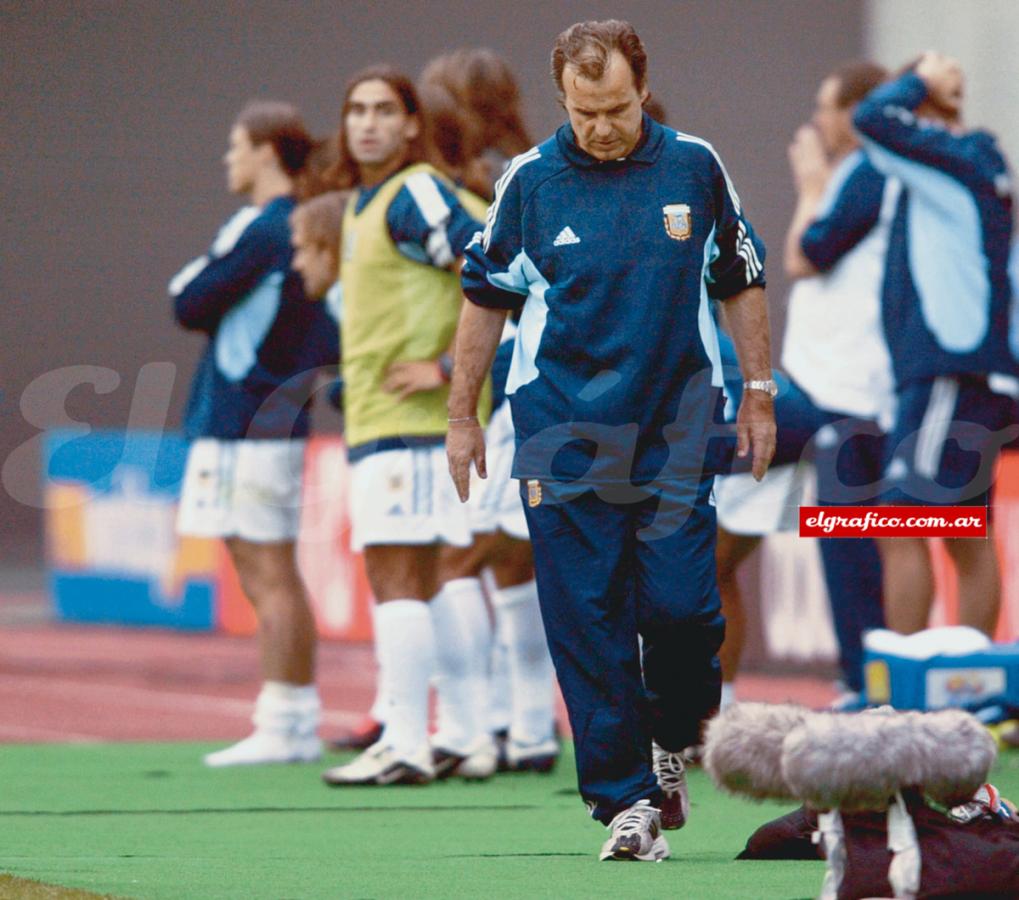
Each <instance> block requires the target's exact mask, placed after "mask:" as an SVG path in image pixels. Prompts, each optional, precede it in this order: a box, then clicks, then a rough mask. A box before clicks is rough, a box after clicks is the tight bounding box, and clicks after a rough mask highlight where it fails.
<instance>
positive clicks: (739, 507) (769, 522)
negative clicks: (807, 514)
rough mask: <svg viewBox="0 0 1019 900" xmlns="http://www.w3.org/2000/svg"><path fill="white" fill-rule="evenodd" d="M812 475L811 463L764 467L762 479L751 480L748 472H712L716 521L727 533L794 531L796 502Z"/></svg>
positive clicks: (797, 516)
mask: <svg viewBox="0 0 1019 900" xmlns="http://www.w3.org/2000/svg"><path fill="white" fill-rule="evenodd" d="M813 474H814V469H813V466H810V465H806V464H801V463H787V464H786V465H782V466H775V467H774V468H772V469H768V473H767V474H766V475H765V476H764V479H763V480H762V481H755V480H754V476H753V475H752V474H751V473H750V472H740V473H738V474H736V475H716V476H715V490H714V498H715V512H716V513H717V514H718V524H719V525H721V526H722V528H724V529H725V530H726V531H728V532H729V533H730V534H746V535H765V534H775V533H776V532H780V531H795V530H796V529H797V528H798V527H799V521H800V505H801V504H802V503H803V502H804V500H805V498H806V497H807V490H808V488H811V483H812V481H813ZM812 493H813V491H812V490H811V494H812Z"/></svg>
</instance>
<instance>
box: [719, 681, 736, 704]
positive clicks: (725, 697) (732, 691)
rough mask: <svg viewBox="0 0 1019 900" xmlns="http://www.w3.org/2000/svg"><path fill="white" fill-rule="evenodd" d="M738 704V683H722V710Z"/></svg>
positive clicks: (720, 702)
mask: <svg viewBox="0 0 1019 900" xmlns="http://www.w3.org/2000/svg"><path fill="white" fill-rule="evenodd" d="M735 702H736V683H735V682H734V681H723V682H722V699H721V700H720V701H719V703H718V708H719V709H720V710H722V709H725V708H726V707H727V706H731V705H732V704H733V703H735Z"/></svg>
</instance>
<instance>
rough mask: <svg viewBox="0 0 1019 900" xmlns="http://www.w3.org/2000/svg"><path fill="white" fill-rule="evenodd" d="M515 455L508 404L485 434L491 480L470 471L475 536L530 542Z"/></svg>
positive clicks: (495, 415) (471, 512)
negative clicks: (515, 474) (493, 535)
mask: <svg viewBox="0 0 1019 900" xmlns="http://www.w3.org/2000/svg"><path fill="white" fill-rule="evenodd" d="M515 453H516V435H515V434H514V430H513V414H512V412H511V411H510V404H509V401H508V400H506V401H504V402H503V403H502V405H501V406H500V407H499V408H498V409H497V410H496V411H495V412H494V413H493V414H492V419H491V421H490V422H489V423H488V428H487V429H486V430H485V462H486V463H487V468H488V477H487V478H480V477H478V474H477V473H476V472H475V471H474V470H473V469H471V500H470V502H469V503H468V507H469V508H470V517H471V530H472V531H473V532H474V533H475V534H485V533H488V532H492V531H502V532H503V533H505V534H508V535H509V536H510V537H512V538H517V539H518V540H521V541H528V540H530V535H529V534H528V533H527V518H526V517H525V516H524V503H523V500H521V498H520V484H519V482H518V481H517V479H515V478H514V477H513V476H512V474H511V473H512V471H513V457H514V455H515Z"/></svg>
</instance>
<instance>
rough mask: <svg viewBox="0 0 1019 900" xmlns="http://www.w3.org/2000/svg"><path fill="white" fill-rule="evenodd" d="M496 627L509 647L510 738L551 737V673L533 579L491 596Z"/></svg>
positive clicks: (531, 740)
mask: <svg viewBox="0 0 1019 900" xmlns="http://www.w3.org/2000/svg"><path fill="white" fill-rule="evenodd" d="M492 605H493V606H494V607H495V616H496V619H497V621H498V622H499V631H500V633H502V634H504V635H505V640H506V645H507V648H508V651H509V654H508V655H509V670H510V685H511V689H512V690H511V694H512V705H513V721H512V724H511V725H510V738H511V739H512V740H513V742H514V743H517V744H522V745H530V744H540V743H542V742H544V741H548V740H551V739H552V737H553V735H554V733H555V707H554V702H555V700H554V697H555V693H554V691H555V689H554V683H555V673H554V671H553V668H552V657H551V656H549V653H548V643H547V641H546V640H545V628H544V625H543V624H542V621H541V609H540V608H539V606H538V588H537V585H536V584H535V583H534V582H533V581H528V582H527V583H526V584H518V585H514V586H513V587H508V588H503V589H502V590H499V591H496V592H495V593H494V594H493V596H492Z"/></svg>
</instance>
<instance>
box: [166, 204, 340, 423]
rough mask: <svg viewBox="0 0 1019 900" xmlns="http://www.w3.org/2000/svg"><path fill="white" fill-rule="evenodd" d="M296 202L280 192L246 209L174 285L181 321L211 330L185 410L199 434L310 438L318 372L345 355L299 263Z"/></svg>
mask: <svg viewBox="0 0 1019 900" xmlns="http://www.w3.org/2000/svg"><path fill="white" fill-rule="evenodd" d="M294 206H295V201H294V200H293V198H291V197H277V198H276V199H274V200H272V201H270V202H269V203H267V204H266V205H265V207H264V208H262V209H259V208H257V207H245V208H244V209H242V210H240V211H239V212H238V213H237V214H236V215H234V216H233V218H231V220H230V221H229V222H227V224H226V225H224V226H223V228H222V229H220V232H219V235H218V236H217V237H216V240H215V241H214V242H213V245H212V247H211V249H210V250H209V252H208V253H207V254H206V255H205V256H202V257H200V258H199V259H197V260H195V261H194V262H192V263H190V264H189V265H188V266H186V267H185V268H184V269H182V270H181V272H180V273H178V275H177V276H175V277H174V279H173V280H172V281H171V282H170V295H171V296H172V297H173V301H174V314H175V316H176V319H177V321H178V323H179V324H181V325H182V326H183V327H184V328H187V329H191V330H196V331H204V332H206V333H207V334H208V335H209V343H208V346H207V347H206V349H205V352H204V354H203V355H202V358H201V359H200V360H199V363H198V369H197V371H196V372H195V376H194V379H193V381H192V384H191V394H190V397H189V398H188V405H187V409H186V411H185V414H184V432H185V434H186V435H187V436H188V437H190V438H199V437H214V438H222V439H238V438H262V439H268V438H275V439H279V438H301V437H306V436H307V434H308V431H309V427H310V416H309V407H310V403H311V398H312V391H313V389H314V381H315V377H316V374H317V373H318V372H319V371H320V369H321V367H323V366H335V365H336V363H337V362H338V360H339V325H338V323H337V321H336V320H335V319H334V318H333V317H332V315H331V314H330V309H329V306H328V304H327V303H325V302H317V301H309V300H308V299H306V297H305V294H304V288H303V284H302V282H301V277H300V276H299V275H298V274H297V273H296V272H294V271H292V270H291V268H290V259H291V256H292V253H293V251H292V248H291V246H290V223H289V218H290V213H291V212H292V211H293V209H294Z"/></svg>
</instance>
